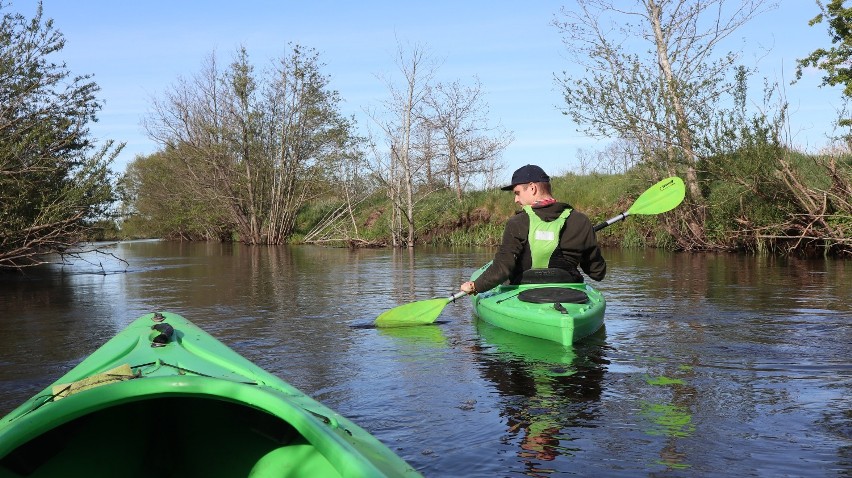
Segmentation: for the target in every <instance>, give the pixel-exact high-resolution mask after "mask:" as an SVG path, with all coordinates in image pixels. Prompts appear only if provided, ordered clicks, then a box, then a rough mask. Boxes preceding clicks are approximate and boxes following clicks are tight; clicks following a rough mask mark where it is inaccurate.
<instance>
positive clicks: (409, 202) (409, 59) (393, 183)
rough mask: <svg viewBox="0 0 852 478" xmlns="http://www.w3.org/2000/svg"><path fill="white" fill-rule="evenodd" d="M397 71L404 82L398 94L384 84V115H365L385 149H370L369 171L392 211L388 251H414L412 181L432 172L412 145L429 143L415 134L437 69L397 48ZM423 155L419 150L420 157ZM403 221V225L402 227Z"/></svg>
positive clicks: (414, 52) (424, 57)
mask: <svg viewBox="0 0 852 478" xmlns="http://www.w3.org/2000/svg"><path fill="white" fill-rule="evenodd" d="M397 66H398V67H399V71H400V72H401V73H402V76H403V85H402V88H398V87H397V86H396V85H395V84H394V83H393V81H392V80H391V79H387V80H386V81H387V85H388V90H389V92H390V98H389V99H388V100H387V101H386V102H385V108H384V111H383V112H382V113H383V114H382V113H379V112H376V111H373V112H370V113H369V114H370V116H371V117H372V118H373V121H374V122H375V123H376V124H377V125H378V126H379V128H380V129H381V130H382V134H383V135H384V141H385V142H386V143H385V144H386V146H387V150H384V151H383V150H381V149H380V148H379V147H377V146H376V145H375V144H374V148H373V151H374V171H375V174H376V175H377V176H378V177H379V179H380V181H381V182H382V183H384V184H385V187H386V190H387V192H388V197H389V199H390V201H391V204H392V207H393V211H392V212H391V218H390V220H391V234H392V241H393V245H394V246H395V247H398V246H401V245H402V244H403V243H405V244H406V245H407V246H408V247H409V248H413V247H414V241H415V224H414V209H415V204H416V202H417V200H418V198H417V191H416V184H417V176H418V175H420V174H422V173H423V170H424V169H427V170H429V171H431V168H430V166H429V165H428V164H427V163H426V162H424V161H419V160H418V157H417V155H416V154H415V153H416V150H417V146H416V144H415V143H414V140H415V139H416V138H418V137H420V138H430V137H431V136H429V135H422V134H421V131H420V130H421V129H422V128H425V127H426V124H425V122H424V115H423V113H422V109H423V107H424V101H425V99H426V96H427V95H428V92H429V84H430V82H431V81H432V77H433V76H434V74H435V69H436V67H435V64H434V61H433V60H431V59H430V58H429V56H428V54H427V52H426V49H425V47H423V46H421V45H415V46H414V47H412V48H411V49H410V51H406V50H405V49H404V48H403V47H402V46H401V45H398V47H397ZM427 149H428V148H421V150H422V151H426V150H427ZM432 156H433V155H432V154H429V155H428V156H427V159H430V160H431V158H432ZM421 159H422V158H421ZM429 164H431V163H429ZM426 193H428V191H427V192H426ZM399 214H401V216H398V215H399ZM402 219H405V225H404V227H403V221H402ZM403 229H405V230H406V231H407V234H406V236H405V237H403V236H402V231H403Z"/></svg>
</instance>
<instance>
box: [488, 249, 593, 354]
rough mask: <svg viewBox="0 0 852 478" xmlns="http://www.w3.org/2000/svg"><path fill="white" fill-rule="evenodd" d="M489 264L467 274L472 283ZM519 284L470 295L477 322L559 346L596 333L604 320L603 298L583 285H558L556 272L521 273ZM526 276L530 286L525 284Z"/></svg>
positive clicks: (549, 270)
mask: <svg viewBox="0 0 852 478" xmlns="http://www.w3.org/2000/svg"><path fill="white" fill-rule="evenodd" d="M489 265H490V263H489V264H486V265H484V266H482V267H481V268H479V269H478V270H477V271H476V272H474V273H473V275H471V280H475V279H476V278H477V277H479V275H480V274H482V273H483V272H484V271H485V269H487V268H488V266H489ZM524 277H525V279H524V283H522V284H521V285H500V286H497V287H495V288H493V289H491V290H489V291H487V292H483V293H480V294H477V295H473V296H471V300H472V301H473V308H474V311H475V313H476V315H477V317H479V318H480V319H482V320H484V321H485V322H488V323H489V324H491V325H493V326H495V327H499V328H501V329H505V330H508V331H510V332H515V333H517V334H523V335H528V336H530V337H538V338H540V339H545V340H551V341H554V342H557V343H560V344H563V345H571V344H572V343H574V342H576V341H578V340H580V339H582V338H584V337H588V336H589V335H592V334H593V333H595V332H597V331H598V330H599V329H600V328H601V326H603V321H604V311H605V310H606V301H605V300H604V298H603V295H601V293H600V292H599V291H598V290H596V289H595V288H593V287H591V286H590V285H588V284H585V283H569V282H559V279H560V278H562V277H564V274H563V273H562V272H561V271H559V270H557V269H538V270H533V271H527V273H525V276H524ZM528 277H529V281H530V283H526V282H527V280H528V279H527V278H528Z"/></svg>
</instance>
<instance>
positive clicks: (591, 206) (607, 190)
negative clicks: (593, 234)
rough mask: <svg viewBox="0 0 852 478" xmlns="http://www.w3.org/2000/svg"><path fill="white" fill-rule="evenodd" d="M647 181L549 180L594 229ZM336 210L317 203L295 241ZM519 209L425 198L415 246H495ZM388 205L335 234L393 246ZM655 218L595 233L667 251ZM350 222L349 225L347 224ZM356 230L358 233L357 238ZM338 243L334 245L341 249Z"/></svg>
mask: <svg viewBox="0 0 852 478" xmlns="http://www.w3.org/2000/svg"><path fill="white" fill-rule="evenodd" d="M648 185H649V183H648V182H647V181H646V180H640V179H639V178H637V177H634V176H630V175H623V174H622V175H602V174H593V175H587V176H577V175H567V176H561V177H555V178H553V180H552V187H553V195H554V197H556V198H557V199H558V200H560V201H563V202H567V203H569V204H571V205H572V206H573V207H574V208H575V210H578V211H581V212H583V213H584V214H586V215H587V216H589V218H590V219H591V220H592V222H593V223H594V224H597V223H599V222H602V221H604V220H606V219H608V218H610V217H613V216H615V215H617V214H619V213H621V212H624V211H625V210H627V209H628V208H629V207H630V205H631V204H632V203H633V201H634V200H635V199H636V198H637V197H638V196H639V195H640V194H641V193H642V192H644V191H645V190H646V189H647V188H648ZM336 207H337V205H336V204H333V203H331V202H328V203H323V202H315V203H312V204H311V205H310V206H309V207H306V208H305V209H304V210H303V211H302V212H301V214H300V217H299V223H298V234H297V236H296V237H295V238H294V239H295V240H296V242H299V241H301V240H303V239H304V238H305V237H306V235H308V234H309V233H310V231H312V230H314V229H315V228H317V227H318V226H319V225H321V224H324V221H327V220H328V219H327V218H328V216H329V214H330V213H331V212H332V211H333V210H334V209H335V208H336ZM518 210H519V208H518V206H517V205H515V203H514V200H513V196H512V193H510V192H506V191H500V190H488V191H473V192H469V193H467V194H466V195H465V196H464V197H463V198H462V200H461V201H459V200H458V199H457V198H456V196H455V194H454V193H453V192H452V191H450V190H441V191H438V192H435V193H432V194H430V195H428V196H426V197H425V198H424V199H423V200H421V201H420V202H419V203H418V206H417V210H416V213H415V230H416V233H417V237H416V241H417V243H418V244H429V245H443V246H496V245H497V244H499V243H500V239H501V237H502V234H503V226H504V224H505V222H506V220H507V219H508V218H509V217H511V216H512V215H514V214H515V213H516V212H517V211H518ZM390 211H391V205H390V201H389V200H388V199H387V198H386V197H383V196H378V195H377V196H376V197H373V198H370V200H369V201H364V202H363V203H362V206H361V207H359V208H358V209H357V211H356V213H355V220H354V224H353V221H352V220H351V218H347V219H345V220H341V221H340V224H339V225H338V226H337V227H336V229H337V230H341V229H342V228H346V231H347V234H348V235H349V237H350V238H355V237H357V238H358V240H359V241H361V242H362V243H367V244H375V245H387V244H390V243H391V232H390ZM657 221H658V219H656V218H654V217H641V216H636V217H631V218H630V219H629V220H627V221H623V222H621V223H618V224H615V225H613V226H611V227H608V228H606V229H604V230H602V231H600V232H599V233H598V238H599V240H600V242H601V243H602V244H604V245H611V246H623V247H645V246H651V247H665V246H666V245H667V244H669V243H670V241H669V240H668V238H667V236H666V235H665V234H664V233H662V229H661V228H659V227H657ZM347 223H348V224H347ZM356 229H357V234H356V232H355V231H356ZM345 242H346V241H344V240H341V241H339V243H338V244H336V245H342V244H344V243H345Z"/></svg>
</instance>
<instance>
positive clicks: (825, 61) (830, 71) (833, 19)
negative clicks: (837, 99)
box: [796, 0, 852, 126]
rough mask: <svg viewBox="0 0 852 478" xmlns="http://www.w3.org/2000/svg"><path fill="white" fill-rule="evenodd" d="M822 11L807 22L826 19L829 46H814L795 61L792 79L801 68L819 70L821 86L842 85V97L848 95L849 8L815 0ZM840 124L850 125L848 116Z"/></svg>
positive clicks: (851, 80)
mask: <svg viewBox="0 0 852 478" xmlns="http://www.w3.org/2000/svg"><path fill="white" fill-rule="evenodd" d="M818 5H819V6H820V9H821V10H822V12H821V13H820V14H819V15H817V16H816V17H814V18H813V19H811V21H810V22H808V24H809V25H810V26H814V25H817V24H820V23H822V22H823V20H827V23H828V33H829V37H830V38H831V44H832V45H834V46H832V47H831V48H829V49H825V48H817V49H816V50H814V51H813V52H811V54H810V55H808V56H807V57H805V58H802V59H800V60H798V62H797V63H798V66H797V68H796V79H797V80H798V79H801V77H802V71H803V70H804V69H805V68H808V67H813V68H818V69H820V70H823V71H824V72H825V76H823V78H822V85H823V86H825V85H830V86H835V85H843V96H845V97H846V98H852V65H850V63H849V58H850V56H852V7H844V6H843V0H831V1H829V2H828V3H827V4H825V5H823V4H822V3H819V2H818ZM840 125H841V126H852V119H849V118H843V119H841V121H840Z"/></svg>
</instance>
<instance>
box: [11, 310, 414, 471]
mask: <svg viewBox="0 0 852 478" xmlns="http://www.w3.org/2000/svg"><path fill="white" fill-rule="evenodd" d="M25 476H26V477H46V476H49V477H57V476H62V477H83V476H85V477H100V476H103V477H107V476H109V477H116V476H121V477H153V476H203V477H220V476H221V477H236V476H251V477H337V476H349V477H373V476H378V477H382V476H393V477H395V476H421V475H420V474H419V473H418V472H417V471H415V470H414V469H413V468H412V467H411V466H410V465H408V464H407V463H406V462H405V461H403V460H402V459H401V458H400V457H398V456H397V455H396V454H394V453H393V452H392V451H391V450H390V449H388V448H387V447H386V446H385V445H383V444H382V443H381V442H380V441H379V440H378V439H376V438H375V437H373V436H372V435H370V434H369V433H367V432H366V431H365V430H363V429H362V428H360V427H358V426H357V425H355V424H354V423H352V422H351V421H349V420H347V419H346V418H344V417H342V416H340V415H339V414H337V413H335V412H334V411H332V410H330V409H329V408H327V407H325V406H324V405H322V404H320V403H319V402H317V401H315V400H313V399H312V398H310V397H308V396H307V395H305V394H304V393H302V392H300V391H299V390H298V389H296V388H294V387H293V386H291V385H289V384H288V383H286V382H284V381H282V380H281V379H279V378H277V377H275V376H274V375H272V374H270V373H268V372H266V371H264V370H263V369H261V368H260V367H258V366H256V365H255V364H253V363H252V362H250V361H248V360H247V359H245V358H244V357H242V356H240V355H239V354H237V353H236V352H234V351H233V350H231V349H230V348H228V347H227V346H225V345H224V344H222V343H221V342H219V341H218V340H216V339H215V338H213V337H212V336H210V335H208V334H207V333H206V332H204V331H202V330H201V329H199V328H198V327H196V326H195V325H193V324H192V323H191V322H189V321H188V320H186V319H184V318H183V317H181V316H179V315H176V314H171V313H156V314H147V315H144V316H142V317H140V318H139V319H137V320H135V321H134V322H133V323H131V324H130V325H129V326H128V327H127V328H126V329H125V330H123V331H122V332H120V333H119V334H118V335H116V336H115V337H114V338H112V339H111V340H110V341H108V342H107V343H106V344H104V345H103V346H102V347H101V348H99V349H98V350H96V351H95V352H94V353H92V354H91V355H90V356H89V357H88V358H86V359H85V360H83V362H81V363H80V364H79V365H78V366H77V367H75V368H74V369H72V370H71V371H70V372H68V373H67V374H65V375H64V376H63V377H61V378H60V379H59V380H57V381H56V382H55V383H54V384H52V385H51V386H49V387H47V389H45V390H44V391H43V392H41V393H39V394H38V395H36V396H35V397H33V398H31V399H29V400H27V401H26V402H25V403H24V404H23V405H21V406H20V407H18V408H17V409H15V410H14V411H12V412H11V413H10V414H9V415H7V416H6V417H4V418H3V419H2V420H0V478H6V477H25Z"/></svg>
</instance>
